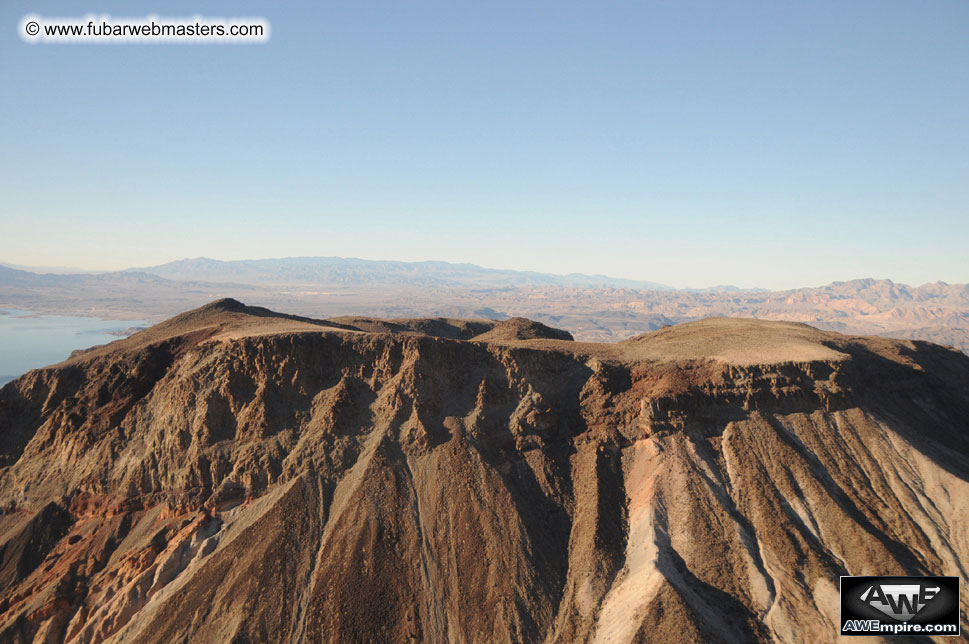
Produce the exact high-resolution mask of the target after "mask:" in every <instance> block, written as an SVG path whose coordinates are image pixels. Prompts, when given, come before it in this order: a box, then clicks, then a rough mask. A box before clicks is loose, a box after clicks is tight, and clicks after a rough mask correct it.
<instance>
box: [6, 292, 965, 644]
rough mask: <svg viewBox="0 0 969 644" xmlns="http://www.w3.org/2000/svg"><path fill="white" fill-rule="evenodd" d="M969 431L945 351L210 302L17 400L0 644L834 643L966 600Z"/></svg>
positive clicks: (90, 356)
mask: <svg viewBox="0 0 969 644" xmlns="http://www.w3.org/2000/svg"><path fill="white" fill-rule="evenodd" d="M967 419H969V357H967V356H966V355H964V354H962V353H960V352H957V351H955V350H950V349H946V348H943V347H940V346H937V345H934V344H931V343H926V342H911V341H896V340H888V339H884V338H865V337H853V336H845V335H840V334H838V333H833V332H826V331H819V330H817V329H814V328H812V327H809V326H806V325H803V324H795V323H785V322H764V321H755V320H744V319H732V318H711V319H706V320H701V321H699V322H694V323H689V324H683V325H678V326H672V327H669V328H665V329H661V330H658V331H655V332H653V333H649V334H646V335H642V336H638V337H635V338H631V339H629V340H627V341H624V342H620V343H614V344H597V343H586V342H575V341H573V340H571V339H570V336H569V335H568V334H567V333H565V332H563V331H559V330H556V329H553V328H551V327H548V326H545V325H542V324H538V323H534V322H530V321H528V320H522V319H513V320H507V321H503V322H497V321H493V320H456V319H449V318H434V319H405V318H402V319H395V320H379V319H374V318H365V317H343V318H333V319H330V320H314V319H310V318H304V317H299V316H292V315H284V314H280V313H276V312H273V311H271V310H268V309H263V308H257V307H249V306H246V305H244V304H242V303H240V302H237V301H235V300H221V301H218V302H215V303H213V304H210V305H207V306H204V307H202V308H199V309H196V310H193V311H189V312H188V313H184V314H182V315H179V316H176V317H175V318H172V319H171V320H168V321H167V322H164V323H161V324H159V325H156V326H155V327H152V328H150V329H148V330H146V331H143V332H141V333H137V334H135V335H133V336H131V337H128V338H125V339H123V340H119V341H117V342H114V343H111V344H109V345H106V346H103V347H96V348H93V349H91V350H88V351H83V352H79V353H77V354H76V355H74V356H73V357H72V358H71V359H69V360H67V361H65V362H64V363H61V364H59V365H55V366H52V367H49V368H45V369H40V370H36V371H32V372H30V373H28V374H26V375H24V376H22V377H20V378H18V379H16V380H14V381H12V382H11V383H8V384H7V385H6V386H4V387H3V388H2V389H0V508H2V512H0V590H2V592H0V597H2V600H0V641H4V642H30V641H37V642H40V641H44V642H113V643H119V644H120V643H122V642H125V643H128V642H130V643H135V642H137V643H155V642H157V643H162V642H166V643H167V642H179V641H184V642H197V643H202V644H205V643H213V644H214V643H219V644H221V643H224V642H234V643H241V642H293V643H296V642H320V641H326V642H389V643H405V642H468V643H471V642H481V643H485V642H488V643H490V642H536V643H538V642H548V643H552V642H554V643H566V642H569V643H571V642H590V643H593V642H596V643H598V642H617V643H626V642H663V643H667V642H682V641H690V642H701V641H711V642H805V641H832V640H833V639H834V638H835V634H836V633H837V623H838V577H839V576H840V575H847V574H878V575H893V574H948V575H959V576H961V577H962V578H963V579H965V578H966V573H965V566H966V565H967V562H969V540H967V539H966V535H967V534H969V506H967V505H966V503H965V502H964V500H965V499H966V498H969V424H967V423H969V421H967ZM962 601H963V606H962V611H963V614H966V609H967V607H969V604H967V602H969V597H965V596H964V597H963V600H962Z"/></svg>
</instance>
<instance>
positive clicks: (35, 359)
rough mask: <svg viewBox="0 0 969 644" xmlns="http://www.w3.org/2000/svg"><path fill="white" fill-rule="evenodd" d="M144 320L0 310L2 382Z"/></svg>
mask: <svg viewBox="0 0 969 644" xmlns="http://www.w3.org/2000/svg"><path fill="white" fill-rule="evenodd" d="M148 325H149V323H148V322H146V321H145V320H101V319H99V318H84V317H74V316H66V315H37V314H33V313H31V312H30V311H17V310H10V309H3V310H0V385H3V384H5V383H6V382H9V381H10V380H13V379H14V378H16V377H17V376H20V375H22V374H24V373H26V372H28V371H30V370H31V369H36V368H37V367H45V366H47V365H51V364H55V363H58V362H60V361H61V360H65V359H67V357H68V356H70V355H71V351H74V350H75V349H87V348H88V347H93V346H94V345H97V344H106V343H108V342H113V341H114V340H118V339H120V338H121V337H123V336H121V335H118V334H119V333H121V332H123V331H124V330H125V329H129V328H131V327H144V326H148Z"/></svg>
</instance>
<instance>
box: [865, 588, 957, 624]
mask: <svg viewBox="0 0 969 644" xmlns="http://www.w3.org/2000/svg"><path fill="white" fill-rule="evenodd" d="M940 590H941V588H940V587H939V586H929V585H927V584H872V585H871V586H869V587H868V589H867V590H866V591H865V592H864V593H862V595H861V601H863V602H865V603H866V604H868V605H869V606H871V607H872V608H877V609H878V610H880V611H881V612H883V613H885V614H886V615H888V616H889V617H894V618H895V619H897V620H899V621H903V622H907V621H908V620H910V619H912V618H913V617H915V614H916V613H918V612H919V611H920V610H922V609H923V608H925V606H926V605H927V604H928V603H929V602H930V601H932V600H933V599H935V597H936V596H937V595H938V594H939V591H940Z"/></svg>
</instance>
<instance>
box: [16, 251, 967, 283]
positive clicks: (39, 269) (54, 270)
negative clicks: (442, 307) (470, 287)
mask: <svg viewBox="0 0 969 644" xmlns="http://www.w3.org/2000/svg"><path fill="white" fill-rule="evenodd" d="M300 259H342V260H348V261H357V260H359V261H365V262H388V263H398V262H399V263H405V264H419V263H445V264H451V265H455V266H460V265H467V266H474V267H475V268H480V269H483V270H486V271H514V272H522V273H538V274H541V275H553V276H562V277H565V276H568V275H583V276H587V277H603V278H607V279H614V280H617V281H618V280H628V281H638V282H653V283H655V284H657V286H661V287H665V288H670V289H674V290H704V289H713V288H718V287H728V288H738V289H741V290H778V291H784V290H796V289H801V288H819V287H823V286H827V285H829V284H832V283H840V282H853V281H858V280H867V279H872V280H876V281H882V280H888V281H890V282H893V283H895V284H905V285H907V286H912V287H919V286H924V285H927V284H936V283H945V284H965V283H969V280H967V281H962V282H949V281H946V280H931V281H927V282H916V283H912V282H904V281H902V280H897V279H893V278H892V277H891V276H879V275H856V276H852V277H845V278H842V279H835V280H831V281H829V282H824V283H818V284H815V283H809V284H798V285H794V286H790V287H782V288H776V289H771V288H768V287H765V286H762V285H758V284H754V285H741V284H729V283H726V282H716V283H714V282H710V283H705V284H682V285H678V284H668V283H664V282H657V281H656V280H651V279H649V278H648V277H626V276H622V275H608V274H605V273H586V272H582V271H573V272H572V273H557V272H553V271H541V270H539V271H533V270H523V269H515V268H509V267H507V266H482V265H480V264H476V263H474V262H448V261H445V260H439V259H424V260H400V259H394V258H387V257H382V258H366V257H347V256H339V255H300V256H284V257H243V258H239V259H223V258H219V257H211V256H205V255H200V256H198V257H181V258H178V259H172V260H169V261H166V262H162V263H160V264H152V265H147V264H146V265H142V266H125V267H122V268H110V269H99V268H93V267H80V266H36V265H29V264H14V263H12V262H6V261H3V260H2V259H0V266H6V267H8V268H13V269H16V270H23V271H28V272H33V273H39V274H43V273H50V274H63V275H70V274H85V273H88V274H100V273H114V272H119V271H131V270H139V269H150V268H155V267H157V266H164V265H167V264H174V263H178V262H189V261H196V260H211V261H217V262H260V261H280V260H300Z"/></svg>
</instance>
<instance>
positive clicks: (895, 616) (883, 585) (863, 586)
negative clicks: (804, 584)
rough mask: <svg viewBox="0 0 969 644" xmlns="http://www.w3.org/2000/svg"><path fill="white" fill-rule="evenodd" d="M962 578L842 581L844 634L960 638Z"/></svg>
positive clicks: (885, 578) (848, 578)
mask: <svg viewBox="0 0 969 644" xmlns="http://www.w3.org/2000/svg"><path fill="white" fill-rule="evenodd" d="M959 582H960V578H959V577H849V576H844V577H842V578H841V634H842V635H878V636H881V637H887V636H897V637H907V636H913V635H932V636H939V635H943V636H945V635H956V636H957V635H959V633H960V630H961V628H960V622H959Z"/></svg>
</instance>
